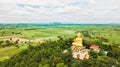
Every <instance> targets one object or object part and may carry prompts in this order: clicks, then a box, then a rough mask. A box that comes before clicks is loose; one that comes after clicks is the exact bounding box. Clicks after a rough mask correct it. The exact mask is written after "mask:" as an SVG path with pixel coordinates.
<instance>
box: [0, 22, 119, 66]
mask: <svg viewBox="0 0 120 67" xmlns="http://www.w3.org/2000/svg"><path fill="white" fill-rule="evenodd" d="M78 33H81V35H82V38H83V45H84V46H85V47H86V48H87V49H89V55H90V57H89V59H84V60H80V59H75V58H73V57H72V52H71V49H70V47H71V45H72V42H73V41H74V39H75V38H76V35H77V34H78ZM91 45H97V46H99V47H100V51H99V52H96V51H94V50H91V49H90V46H91ZM88 66H89V67H106V66H107V67H120V25H119V24H118V25H117V24H113V25H112V24H0V67H88Z"/></svg>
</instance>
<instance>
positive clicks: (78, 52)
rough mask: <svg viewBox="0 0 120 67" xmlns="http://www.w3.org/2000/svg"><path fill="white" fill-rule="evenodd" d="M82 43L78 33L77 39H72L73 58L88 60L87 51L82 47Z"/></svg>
mask: <svg viewBox="0 0 120 67" xmlns="http://www.w3.org/2000/svg"><path fill="white" fill-rule="evenodd" d="M82 42H83V39H82V37H81V34H80V33H78V35H77V38H76V39H74V42H73V43H72V46H71V49H72V55H73V58H79V59H81V60H83V59H88V58H89V54H88V49H86V48H85V47H84V46H83V44H82Z"/></svg>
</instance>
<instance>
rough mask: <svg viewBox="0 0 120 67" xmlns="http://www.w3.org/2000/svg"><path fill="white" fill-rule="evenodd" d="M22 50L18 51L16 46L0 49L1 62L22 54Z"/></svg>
mask: <svg viewBox="0 0 120 67" xmlns="http://www.w3.org/2000/svg"><path fill="white" fill-rule="evenodd" d="M20 51H21V49H18V48H17V47H15V46H10V47H5V48H0V61H3V60H5V59H9V58H10V57H11V56H13V55H14V54H16V53H18V52H20Z"/></svg>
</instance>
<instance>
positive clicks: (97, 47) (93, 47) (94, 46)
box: [90, 45, 100, 50]
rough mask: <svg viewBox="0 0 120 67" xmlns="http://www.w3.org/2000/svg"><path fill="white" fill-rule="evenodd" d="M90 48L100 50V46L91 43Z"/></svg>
mask: <svg viewBox="0 0 120 67" xmlns="http://www.w3.org/2000/svg"><path fill="white" fill-rule="evenodd" d="M90 48H91V49H94V50H100V47H99V46H97V45H91V46H90Z"/></svg>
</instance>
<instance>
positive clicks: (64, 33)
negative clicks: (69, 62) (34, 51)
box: [0, 24, 120, 61]
mask: <svg viewBox="0 0 120 67" xmlns="http://www.w3.org/2000/svg"><path fill="white" fill-rule="evenodd" d="M79 32H80V33H81V34H82V37H83V39H85V40H89V41H94V40H96V41H100V42H102V44H106V45H119V46H120V41H119V40H120V25H109V24H100V25H99V24H91V25H89V24H78V25H77V24H76V25H71V24H69V25H67V24H61V25H41V24H8V25H6V24H1V25H0V61H4V60H5V59H9V58H10V57H12V56H14V55H15V54H17V53H19V52H21V51H22V50H25V49H27V47H28V46H29V45H30V44H32V45H33V44H34V45H33V46H35V44H36V45H39V44H40V43H42V42H44V41H46V40H51V41H56V40H58V39H59V37H63V38H71V37H75V36H76V34H77V33H79ZM7 40H10V42H9V41H7ZM17 40H18V41H17ZM20 41H21V42H20ZM24 41H25V42H24ZM13 42H14V43H13ZM16 42H17V43H16ZM8 44H9V45H8Z"/></svg>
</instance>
